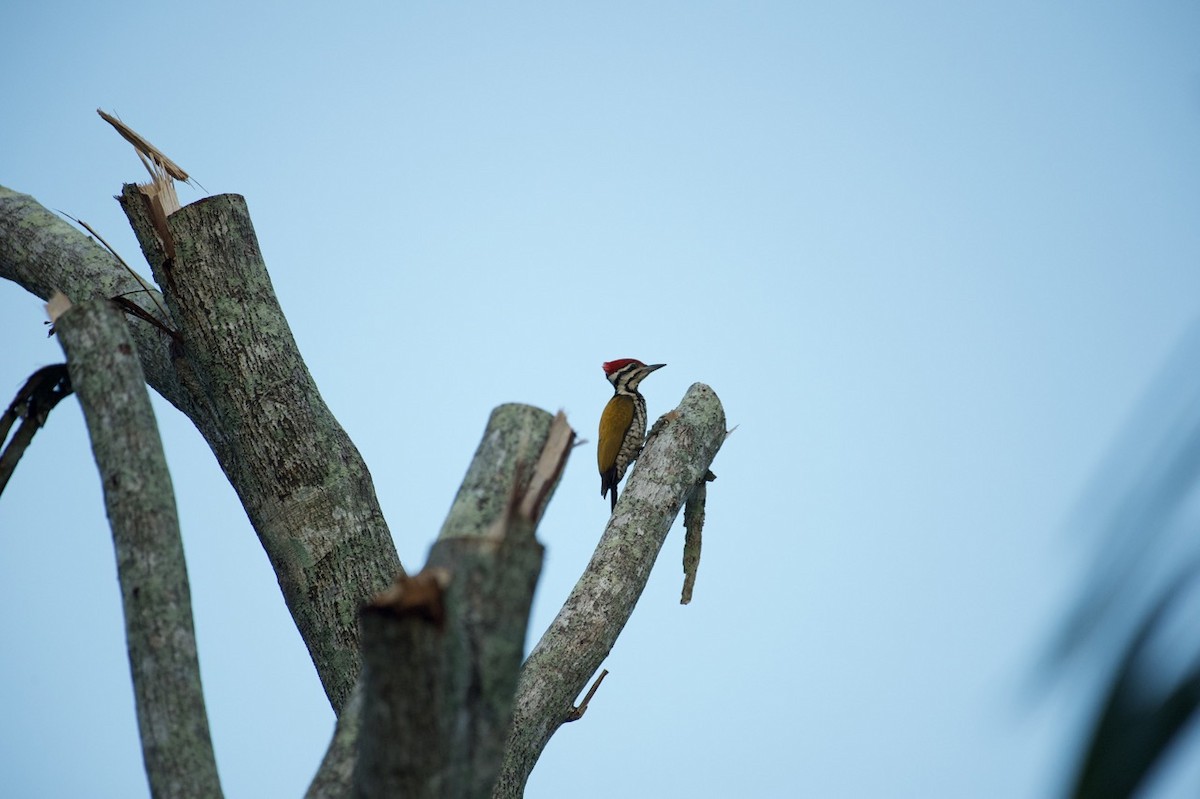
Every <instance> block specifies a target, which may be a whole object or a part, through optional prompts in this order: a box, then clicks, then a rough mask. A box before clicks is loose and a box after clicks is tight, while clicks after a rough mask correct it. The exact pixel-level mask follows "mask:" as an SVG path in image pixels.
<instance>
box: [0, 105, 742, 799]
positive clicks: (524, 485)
mask: <svg viewBox="0 0 1200 799" xmlns="http://www.w3.org/2000/svg"><path fill="white" fill-rule="evenodd" d="M110 121H111V120H110ZM122 128H123V126H119V127H118V129H119V130H121V132H122V135H125V136H126V138H129V139H130V141H131V142H133V143H134V145H135V147H137V148H138V150H139V153H140V154H141V155H142V157H143V160H144V161H145V162H146V163H147V166H148V167H149V168H150V170H151V173H152V175H153V176H154V179H153V180H152V181H151V182H150V183H149V184H145V185H142V186H138V185H127V186H125V187H124V189H123V190H122V192H121V195H120V197H119V198H118V199H119V201H120V203H121V206H122V208H123V209H124V211H125V213H126V216H127V217H128V219H129V221H130V223H131V225H132V226H133V229H134V231H135V233H136V234H137V237H138V240H139V242H140V244H141V248H142V251H143V254H144V255H145V258H146V260H147V262H148V264H149V266H150V270H151V273H152V275H153V278H154V283H155V284H156V286H157V288H155V287H151V286H150V284H149V282H148V281H146V280H144V279H143V278H141V277H140V276H138V275H136V274H135V273H134V271H133V270H132V269H130V268H129V267H128V266H126V265H125V264H124V263H123V262H122V261H121V260H120V259H119V258H118V257H117V256H116V255H115V253H113V252H111V251H110V250H108V249H106V248H105V247H104V246H101V244H99V243H97V242H96V241H95V240H93V239H92V238H90V237H89V236H87V235H85V234H84V233H82V232H80V231H79V230H78V229H77V228H76V227H75V226H73V225H71V224H69V223H68V222H67V221H66V220H64V219H62V218H60V217H59V216H57V215H55V214H53V213H51V212H49V211H47V210H46V209H45V208H43V207H42V206H41V205H39V204H38V203H37V202H36V201H35V200H33V199H32V198H31V197H28V196H26V195H23V194H19V193H17V192H14V191H11V190H9V189H6V188H4V187H0V277H4V278H6V279H8V280H10V281H12V282H14V283H16V284H18V285H20V286H22V287H23V288H25V289H26V290H28V291H29V292H31V293H33V294H35V295H37V296H38V297H41V298H43V299H50V298H52V297H54V296H55V295H59V296H58V297H57V298H56V299H55V300H54V301H53V302H51V304H50V312H51V315H52V316H53V317H54V320H55V324H56V326H57V328H58V334H59V337H60V339H61V341H62V344H63V347H64V349H65V351H66V356H67V367H68V370H69V374H70V387H71V388H73V389H74V391H75V392H76V393H77V394H78V395H79V398H80V401H81V403H82V405H83V407H84V411H85V416H86V418H87V420H88V429H89V433H90V435H91V437H92V443H93V449H94V451H95V453H96V458H97V463H98V466H99V469H100V472H101V477H102V480H103V485H104V489H105V498H106V504H107V507H108V510H109V517H110V523H111V525H112V528H113V535H114V545H115V547H116V551H117V558H118V565H119V577H120V580H121V584H122V593H123V601H124V610H125V619H126V633H127V639H128V646H129V647H130V649H131V652H133V651H136V652H137V653H138V656H139V658H140V659H141V662H143V663H150V662H151V660H148V659H147V658H150V659H152V660H153V662H154V663H155V664H156V666H157V667H155V668H148V669H146V670H145V672H146V673H139V670H138V669H136V668H135V669H134V672H133V679H134V682H135V695H136V697H137V703H138V718H139V724H140V729H141V737H142V745H143V753H144V759H145V763H146V768H147V772H148V775H149V779H150V784H151V788H152V793H153V795H155V796H161V797H167V796H197V795H205V796H218V795H220V785H219V782H218V779H217V775H216V770H215V766H214V765H213V761H212V749H211V743H210V742H209V734H208V723H207V719H206V715H205V710H204V703H203V695H202V692H201V690H200V682H199V672H198V669H196V668H195V662H194V661H195V656H194V649H195V644H194V638H192V637H191V635H192V633H191V623H192V622H191V610H190V599H189V594H188V584H187V572H186V567H185V565H184V563H183V559H182V547H181V545H180V543H179V531H178V525H177V524H175V516H174V514H175V510H174V499H173V495H172V492H171V486H170V478H169V476H168V475H167V473H166V467H165V463H164V462H163V460H162V449H161V444H160V443H159V441H158V434H157V429H156V427H155V425H154V420H153V415H152V414H151V413H149V403H148V402H147V397H146V388H145V386H146V385H147V384H148V385H149V386H150V387H151V388H153V389H154V390H156V391H157V392H158V393H159V394H161V395H162V396H163V397H164V398H165V399H166V400H167V401H168V402H170V403H171V405H173V406H174V407H175V408H177V409H178V410H179V411H180V412H182V413H183V414H184V415H186V416H187V417H188V418H189V419H190V420H191V421H192V422H193V423H194V424H195V426H196V428H197V429H198V430H199V431H200V433H201V435H203V437H204V439H205V440H206V441H207V442H208V444H209V446H210V448H211V449H212V452H213V454H214V456H215V457H216V459H217V461H218V463H219V464H220V466H221V468H222V470H223V471H224V473H225V475H226V477H227V478H228V479H229V481H230V483H231V484H232V486H233V487H234V489H235V490H236V491H237V494H238V497H239V499H240V500H241V502H242V504H243V505H244V506H245V509H246V512H247V516H248V518H249V520H250V523H251V525H252V526H253V528H254V530H255V532H256V533H257V535H258V538H259V541H260V542H261V545H262V547H263V549H264V550H265V551H266V553H267V556H268V557H269V559H270V562H271V564H272V566H273V568H274V570H275V573H276V575H277V577H278V580H279V585H280V588H281V590H282V592H283V596H284V599H285V600H286V603H287V607H288V609H289V611H290V613H291V615H292V618H293V619H294V621H295V623H296V626H297V628H298V629H299V631H300V634H301V636H302V637H303V640H304V642H305V644H306V645H307V647H308V652H309V654H310V656H311V657H312V660H313V663H314V664H315V666H316V670H317V674H318V676H319V678H320V680H321V684H322V686H323V687H324V690H325V692H326V695H327V696H328V698H329V701H330V703H331V705H332V706H333V708H334V710H335V712H336V713H337V714H338V717H339V718H338V724H337V730H336V732H335V735H334V738H333V741H332V743H331V744H330V747H329V751H328V752H327V754H326V757H325V760H324V762H323V764H322V766H321V768H320V770H319V772H318V774H317V776H316V778H315V780H314V782H313V784H312V786H311V788H310V789H309V793H308V795H309V796H312V797H343V796H351V795H353V796H361V797H373V796H384V795H396V794H403V795H412V796H429V797H435V796H436V797H447V796H449V797H486V796H497V797H513V796H520V795H521V793H522V791H523V789H524V785H525V782H526V780H527V778H528V776H529V773H530V771H531V769H532V768H533V766H534V764H535V763H536V761H537V759H538V757H539V756H540V754H541V752H542V750H543V748H544V747H545V745H546V743H547V741H548V740H549V738H550V736H552V735H553V734H554V732H555V730H557V729H558V727H559V726H561V725H562V724H563V723H564V722H567V721H571V720H574V719H576V718H579V717H580V716H581V715H582V712H583V710H584V709H586V701H585V702H584V704H583V705H582V706H581V707H579V708H577V707H576V706H575V705H574V702H575V699H576V697H578V696H579V694H580V693H581V692H582V690H583V689H584V688H585V686H586V685H587V683H588V681H589V680H591V679H592V677H593V675H595V673H596V672H597V670H598V669H599V667H600V664H601V663H602V661H603V660H604V658H605V657H606V656H607V654H608V652H609V651H610V650H611V648H612V646H613V644H614V643H615V641H616V638H617V636H618V635H619V633H620V631H621V629H622V628H623V627H624V625H625V623H626V622H627V620H628V618H629V616H630V614H631V613H632V610H633V606H634V604H635V603H636V601H637V598H638V596H639V595H640V594H641V592H642V590H643V588H644V587H645V585H646V581H647V578H648V576H649V573H650V568H651V566H652V565H653V563H654V561H655V559H656V558H657V556H658V553H659V551H660V549H661V547H662V544H663V541H664V539H665V537H666V534H667V531H668V530H669V529H670V527H671V524H672V522H673V521H674V519H675V518H676V516H677V515H678V514H679V512H680V510H681V509H682V508H683V507H684V505H685V503H688V502H689V501H690V502H691V505H692V507H691V508H690V509H689V513H688V518H689V521H688V526H689V538H690V539H691V541H692V543H691V544H690V545H689V550H690V554H689V557H690V558H691V559H692V561H693V564H692V568H693V569H694V561H695V559H696V557H698V541H699V524H700V520H702V518H703V508H702V503H703V496H704V486H705V481H706V479H711V473H710V472H709V471H708V468H709V465H710V464H711V463H712V460H713V458H714V457H715V456H716V453H717V450H718V449H719V448H720V446H721V444H722V442H723V441H724V439H725V436H726V430H725V418H724V411H723V409H722V407H721V404H720V401H719V400H718V399H717V397H716V394H715V393H714V392H713V391H712V390H711V389H710V388H708V387H707V386H705V385H703V384H699V383H697V384H695V385H693V386H692V387H691V388H690V389H689V390H688V392H687V394H686V395H685V396H684V398H683V400H682V401H681V403H680V404H679V406H678V407H677V408H676V409H675V410H674V411H672V412H670V413H668V414H666V415H665V416H664V417H663V418H662V419H660V420H659V423H658V424H657V425H656V427H655V429H654V430H653V431H652V433H651V436H650V438H649V440H648V442H647V445H646V448H645V450H644V451H643V453H642V455H641V457H640V458H639V460H638V462H637V465H636V468H635V469H634V471H633V473H632V475H631V476H630V478H629V480H628V484H627V486H626V488H625V490H624V491H623V492H622V494H621V499H620V502H619V504H618V505H617V508H616V511H615V512H614V513H613V515H612V517H611V519H610V520H609V522H608V525H607V527H606V529H605V531H604V533H603V536H602V537H601V540H600V543H599V545H598V546H597V548H596V551H595V554H594V555H593V557H592V560H591V562H590V563H589V564H588V566H587V568H586V569H585V571H584V573H583V574H582V575H581V576H580V578H579V581H578V584H577V585H576V587H575V589H574V591H572V593H571V595H570V597H569V598H568V599H567V601H566V603H565V605H564V607H563V609H562V611H561V612H560V614H559V617H558V619H556V620H555V621H554V622H553V623H552V624H551V626H550V628H549V629H548V630H547V631H546V632H545V634H544V635H543V636H542V639H541V641H540V642H539V643H538V644H537V646H536V647H535V648H534V650H533V651H532V653H530V655H529V656H528V657H527V658H524V659H522V644H523V641H524V637H525V629H526V626H527V623H528V614H529V606H530V602H531V599H532V595H533V588H534V586H535V584H536V581H537V578H538V574H539V572H540V568H541V560H542V557H541V555H542V549H541V546H540V545H539V544H538V542H537V540H536V537H535V531H536V527H537V523H538V521H539V519H540V518H541V516H542V513H543V511H544V510H545V507H546V504H547V503H548V502H549V501H550V498H551V496H552V494H553V492H554V489H555V486H556V485H557V482H558V479H559V476H560V475H561V474H562V470H563V468H564V467H565V464H566V461H567V458H568V456H569V454H570V451H571V448H572V444H573V441H574V433H573V431H572V430H571V429H570V427H569V426H568V424H567V422H566V419H565V417H563V416H562V414H561V413H560V414H558V415H557V416H555V415H552V414H550V413H548V412H546V411H543V410H540V409H537V408H532V407H529V406H523V405H502V406H500V407H498V408H496V409H495V410H494V411H493V413H492V415H491V418H490V419H489V420H488V423H487V426H486V429H485V431H484V434H483V437H482V440H481V442H480V444H479V448H478V450H477V452H476V453H475V457H474V459H473V461H472V462H471V464H470V467H469V469H468V471H467V475H466V478H465V479H464V481H463V483H462V486H461V487H460V489H459V492H458V495H457V498H456V500H455V502H454V505H453V506H452V508H451V511H450V514H449V516H448V517H447V519H446V522H445V524H444V525H443V527H442V530H441V532H440V533H439V535H438V536H437V539H436V542H435V544H434V546H433V548H432V550H431V553H430V557H429V561H428V562H427V563H426V564H425V565H424V566H423V567H421V568H419V569H416V570H415V571H411V572H410V571H406V570H405V569H404V567H403V566H402V565H401V564H400V561H399V558H398V557H397V554H396V550H395V547H394V545H393V543H392V538H391V533H390V532H389V530H388V527H387V524H386V522H385V521H384V518H383V514H382V512H381V511H380V508H379V504H378V502H377V500H376V497H375V489H374V486H373V484H372V482H371V477H370V474H369V472H368V470H367V467H366V465H365V464H364V463H363V460H362V458H361V457H360V455H359V453H358V450H357V449H356V448H355V446H354V444H353V443H352V442H351V441H350V439H349V437H348V436H347V435H346V433H345V431H344V430H343V429H342V428H341V426H340V425H339V424H338V423H337V421H336V420H335V419H334V418H333V416H332V414H331V413H330V412H329V409H328V408H327V407H326V406H325V404H324V402H323V401H322V400H321V396H320V393H319V392H318V390H317V387H316V385H315V384H314V382H313V380H312V378H311V376H310V375H309V372H308V370H307V368H306V367H305V364H304V361H303V359H302V358H301V356H300V353H299V350H298V348H297V346H296V342H295V341H294V339H293V338H292V334H291V331H290V329H289V327H288V323H287V320H286V318H285V317H284V314H283V311H282V309H281V308H280V306H279V303H278V300H277V299H276V296H275V292H274V290H273V288H272V285H271V280H270V278H269V276H268V274H267V269H266V265H265V263H264V262H263V259H262V256H261V253H260V251H259V248H258V243H257V238H256V235H255V232H254V228H253V226H252V224H251V221H250V214H249V211H248V209H247V204H246V201H245V199H244V198H242V197H241V196H238V195H228V194H227V195H218V196H213V197H208V198H205V199H203V200H200V201H198V202H194V203H191V204H190V205H187V206H185V207H183V208H177V207H176V206H177V203H176V202H175V201H174V193H173V187H172V184H171V181H172V180H185V179H186V178H187V175H186V173H183V171H182V170H180V169H179V168H178V167H177V166H176V165H175V164H173V163H172V162H170V161H169V159H166V157H165V156H162V154H161V153H159V152H158V151H157V150H155V149H154V148H153V147H152V146H150V145H149V144H148V143H145V142H144V140H141V139H140V137H137V135H136V134H134V133H132V131H128V129H127V128H124V129H122ZM131 137H132V138H131ZM14 409H15V410H13V413H12V415H13V416H15V415H17V414H18V412H19V411H20V408H17V406H16V404H14ZM28 435H32V432H30V433H29V434H28ZM27 443H28V442H27V441H26V442H25V444H27ZM18 454H19V453H18ZM134 476H136V479H126V478H131V477H134ZM151 560H153V562H155V563H167V564H169V568H164V569H155V570H153V571H152V573H151V571H150V570H148V569H147V568H146V564H147V563H148V562H150V561H151ZM693 578H694V573H693V574H692V575H689V583H690V582H691V579H693ZM690 591H691V586H690V584H689V586H688V587H687V588H686V589H685V596H690ZM568 620H569V622H570V623H569V624H568V623H567V621H568ZM163 641H167V642H168V643H167V644H163ZM189 641H190V642H191V643H190V648H191V655H190V659H189V656H188V652H187V651H186V650H188V647H189V644H188V642H189ZM135 662H137V661H136V660H135ZM593 690H594V687H593ZM589 698H590V694H589Z"/></svg>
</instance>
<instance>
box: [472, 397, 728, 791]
mask: <svg viewBox="0 0 1200 799" xmlns="http://www.w3.org/2000/svg"><path fill="white" fill-rule="evenodd" d="M664 419H665V422H664V423H663V424H661V425H656V427H658V428H659V429H658V432H657V435H656V434H654V433H652V434H651V436H650V440H649V441H647V443H646V447H645V449H644V450H642V454H641V455H640V456H639V457H638V460H637V463H636V466H635V467H634V470H633V474H632V475H630V477H629V480H628V482H627V483H626V485H625V489H624V491H622V493H621V497H620V500H619V501H618V502H617V508H616V510H615V511H614V513H613V515H612V518H611V519H609V522H608V526H607V527H606V528H605V530H604V535H603V536H602V537H601V539H600V543H599V544H598V545H597V547H596V551H595V553H594V554H593V555H592V559H591V561H590V562H589V563H588V565H587V567H586V569H584V572H583V575H582V576H581V577H580V578H579V581H578V582H577V583H576V585H575V588H574V590H572V592H571V594H570V596H568V597H567V601H566V602H565V603H564V604H563V607H562V609H561V610H560V611H559V612H558V615H557V616H556V617H555V619H554V621H553V622H551V624H550V627H549V628H548V629H547V630H546V632H545V633H544V634H543V635H542V638H541V640H540V641H539V642H538V644H537V646H536V647H534V650H533V652H531V653H530V655H529V657H528V659H527V660H526V661H525V665H524V666H523V668H522V670H521V679H520V683H519V685H518V687H517V696H516V702H515V705H514V714H513V726H512V734H511V736H510V738H509V741H508V746H507V749H506V752H505V757H504V765H503V767H502V768H501V772H500V776H499V779H498V781H497V783H496V788H495V792H494V794H493V796H495V797H498V798H499V797H519V796H521V795H522V794H523V792H524V789H525V783H526V781H527V780H528V778H529V773H530V771H531V770H532V769H533V766H534V764H535V763H536V762H537V760H538V758H539V757H540V756H541V754H542V750H543V749H544V748H545V746H546V744H547V742H549V740H550V737H551V736H552V735H553V734H554V733H555V731H556V730H557V729H558V728H559V727H560V726H561V725H562V724H563V722H564V721H565V720H566V719H567V718H568V716H569V714H570V713H571V711H572V709H573V705H572V703H573V701H574V699H575V697H576V696H578V695H579V693H580V692H581V691H582V690H583V688H584V686H585V684H586V683H587V681H588V679H589V678H590V677H591V676H592V675H593V674H594V673H595V672H596V670H597V669H598V668H599V667H600V664H601V662H603V660H604V658H605V657H607V656H608V653H609V652H610V651H611V650H612V647H613V644H614V643H615V642H616V640H617V636H618V635H619V634H620V632H621V630H622V629H623V628H624V627H625V624H626V622H628V621H629V616H630V615H631V614H632V613H633V608H634V605H636V604H637V600H638V598H639V597H640V596H641V594H642V591H643V590H644V589H645V587H646V581H647V580H648V579H649V576H650V569H651V567H652V566H653V565H654V561H655V559H656V558H657V556H658V553H659V550H660V549H661V548H662V545H663V541H664V540H665V539H666V536H667V531H668V530H670V528H671V524H672V522H673V521H674V520H675V517H676V516H677V515H678V513H679V510H680V508H681V507H682V506H683V503H684V501H685V500H686V499H687V498H688V496H689V495H690V494H691V493H692V491H693V490H694V489H695V488H696V487H697V486H698V485H701V484H702V483H703V481H704V477H705V475H706V474H707V472H708V468H709V466H710V465H711V464H712V461H713V458H714V457H715V456H716V454H717V450H718V449H720V447H721V444H722V442H724V440H725V412H724V410H723V409H722V407H721V402H720V400H719V399H718V398H717V395H716V394H715V393H714V392H713V390H712V389H711V388H709V387H708V386H706V385H704V384H702V383H696V384H694V385H693V386H692V387H691V388H689V389H688V391H687V394H686V395H685V396H684V398H683V401H682V402H681V403H680V404H679V407H677V408H676V409H675V410H674V411H672V412H671V413H669V414H667V415H666V417H664Z"/></svg>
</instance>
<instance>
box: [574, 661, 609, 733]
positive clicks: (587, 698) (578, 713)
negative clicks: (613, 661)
mask: <svg viewBox="0 0 1200 799" xmlns="http://www.w3.org/2000/svg"><path fill="white" fill-rule="evenodd" d="M607 676H608V669H601V671H600V676H599V677H597V678H596V681H595V682H594V683H592V687H591V688H589V689H588V692H587V694H585V695H584V697H583V701H582V702H580V703H579V705H578V707H573V708H571V711H570V712H569V713H567V717H566V718H565V719H563V723H564V724H567V723H569V722H572V721H579V720H580V719H581V718H583V714H584V713H587V709H588V702H591V701H592V697H593V696H595V695H596V691H597V690H598V689H599V688H600V683H602V682H604V678H605V677H607Z"/></svg>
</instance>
